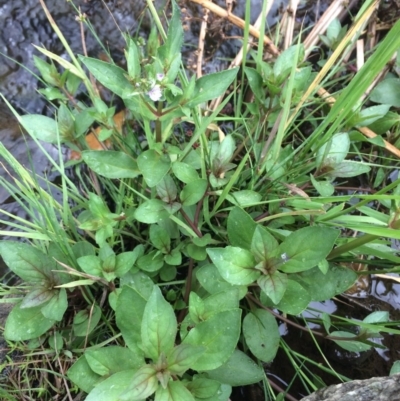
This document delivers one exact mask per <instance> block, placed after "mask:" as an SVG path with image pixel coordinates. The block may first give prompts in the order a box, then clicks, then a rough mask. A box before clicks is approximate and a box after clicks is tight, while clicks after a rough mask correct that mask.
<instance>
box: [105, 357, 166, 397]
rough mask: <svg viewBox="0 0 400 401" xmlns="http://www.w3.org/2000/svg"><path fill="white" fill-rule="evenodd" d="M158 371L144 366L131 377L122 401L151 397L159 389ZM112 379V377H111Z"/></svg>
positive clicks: (122, 395)
mask: <svg viewBox="0 0 400 401" xmlns="http://www.w3.org/2000/svg"><path fill="white" fill-rule="evenodd" d="M156 375H157V371H156V370H155V369H154V367H152V366H150V365H144V366H142V367H141V368H140V369H139V370H138V371H137V372H136V373H135V374H134V375H133V377H131V380H130V383H129V386H128V388H127V389H126V391H124V392H123V393H122V394H121V395H120V399H121V400H122V401H132V400H144V399H146V398H147V397H150V396H151V395H152V394H153V393H154V392H155V391H156V390H157V387H158V379H157V376H156ZM111 377H112V376H111Z"/></svg>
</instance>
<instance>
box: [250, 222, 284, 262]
mask: <svg viewBox="0 0 400 401" xmlns="http://www.w3.org/2000/svg"><path fill="white" fill-rule="evenodd" d="M277 248H278V241H277V240H276V239H275V237H273V236H272V235H271V234H270V233H269V232H268V231H267V230H266V229H265V228H264V227H262V226H257V227H256V229H255V231H254V234H253V238H252V240H251V253H252V254H253V256H255V258H256V260H257V261H265V260H268V258H270V257H271V256H272V255H273V254H274V252H275V251H276V249H277Z"/></svg>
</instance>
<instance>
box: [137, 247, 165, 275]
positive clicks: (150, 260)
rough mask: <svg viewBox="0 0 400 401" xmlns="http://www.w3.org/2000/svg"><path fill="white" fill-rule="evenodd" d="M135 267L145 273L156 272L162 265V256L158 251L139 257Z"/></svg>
mask: <svg viewBox="0 0 400 401" xmlns="http://www.w3.org/2000/svg"><path fill="white" fill-rule="evenodd" d="M136 265H137V267H138V268H139V269H140V270H143V271H145V272H156V271H158V270H160V269H161V268H162V267H163V265H164V256H163V254H162V253H160V252H159V251H156V250H154V251H151V252H148V253H146V254H145V255H143V256H141V257H140V258H139V259H138V260H137V262H136Z"/></svg>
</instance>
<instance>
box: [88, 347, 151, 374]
mask: <svg viewBox="0 0 400 401" xmlns="http://www.w3.org/2000/svg"><path fill="white" fill-rule="evenodd" d="M84 357H85V358H86V361H87V363H88V364H89V366H90V368H91V369H92V371H93V372H95V373H97V374H98V375H100V376H105V375H107V376H111V375H113V374H114V373H117V372H121V371H123V370H129V369H139V368H140V367H141V366H142V365H143V364H144V359H143V357H142V356H141V355H138V354H137V353H135V352H134V351H132V350H130V349H128V348H124V347H119V346H116V345H110V346H107V347H104V348H99V349H88V350H86V351H85V353H84Z"/></svg>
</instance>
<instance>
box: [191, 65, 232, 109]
mask: <svg viewBox="0 0 400 401" xmlns="http://www.w3.org/2000/svg"><path fill="white" fill-rule="evenodd" d="M238 70H239V69H238V68H232V69H230V70H225V71H222V72H216V73H214V74H209V75H205V76H203V77H201V78H199V79H198V80H197V81H196V85H195V90H194V95H193V96H192V98H191V99H190V101H189V103H188V105H187V106H188V107H190V108H193V107H195V106H197V105H199V104H201V103H204V102H207V101H208V100H212V99H215V98H217V97H218V96H221V95H223V94H224V92H225V91H226V89H227V88H228V86H229V85H230V84H231V83H232V81H233V80H234V79H235V77H236V74H237V72H238Z"/></svg>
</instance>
